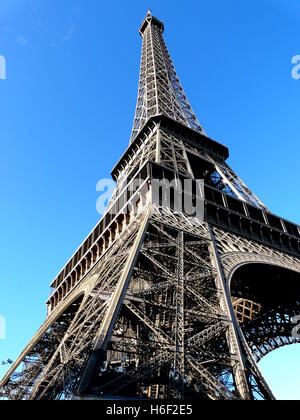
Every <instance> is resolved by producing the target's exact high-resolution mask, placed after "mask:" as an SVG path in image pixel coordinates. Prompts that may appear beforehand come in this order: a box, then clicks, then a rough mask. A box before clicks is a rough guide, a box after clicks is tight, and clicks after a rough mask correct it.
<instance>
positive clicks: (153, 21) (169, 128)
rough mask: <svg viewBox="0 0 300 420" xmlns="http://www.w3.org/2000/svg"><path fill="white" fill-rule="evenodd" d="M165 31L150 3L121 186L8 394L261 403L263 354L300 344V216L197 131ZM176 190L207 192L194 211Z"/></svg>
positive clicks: (8, 380)
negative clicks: (276, 204) (259, 190)
mask: <svg viewBox="0 0 300 420" xmlns="http://www.w3.org/2000/svg"><path fill="white" fill-rule="evenodd" d="M163 32H164V25H163V23H162V22H161V21H160V20H158V19H157V18H155V17H154V16H152V14H151V12H148V14H147V16H146V18H145V19H144V21H143V23H142V26H141V27H140V34H141V37H142V40H143V46H142V59H141V72H140V80H139V89H138V100H137V107H136V114H135V119H134V124H133V130H132V136H131V141H130V144H129V147H128V148H127V150H126V151H125V153H124V154H123V156H122V157H121V159H120V161H119V162H118V163H117V164H116V166H115V167H114V169H113V171H112V177H113V179H114V180H115V181H117V186H116V189H115V191H114V194H113V197H112V198H111V201H110V204H109V206H108V209H107V211H106V214H105V215H104V217H103V218H102V220H101V221H100V222H99V224H98V225H97V226H96V228H95V229H94V230H93V231H92V232H91V234H90V235H89V236H88V237H87V239H86V240H85V241H84V243H83V244H82V245H81V246H80V247H79V249H78V250H77V251H76V253H75V254H74V255H73V256H72V258H71V259H70V261H69V262H68V263H67V264H66V265H65V267H64V269H63V270H62V271H61V273H60V274H59V275H58V276H57V278H55V280H54V281H53V283H52V284H51V287H52V293H51V296H50V298H49V300H48V302H47V307H48V314H47V318H46V321H45V322H44V324H43V325H42V326H41V328H40V329H39V331H38V332H37V333H36V335H35V336H34V337H33V339H32V340H31V342H30V343H29V344H28V346H27V347H26V348H25V350H24V351H23V353H22V354H21V355H20V357H19V358H18V360H16V362H15V363H14V365H13V366H12V368H11V369H10V371H9V372H8V373H7V374H6V376H5V377H4V378H3V380H2V382H1V384H0V388H1V397H2V398H3V399H12V400H59V399H104V400H109V399H113V398H117V399H146V400H147V399H148V400H149V399H150V400H151V399H166V398H168V399H174V400H177V399H178V400H180V399H185V400H192V399H195V398H197V399H212V400H256V399H257V400H260V399H266V400H269V399H274V398H275V397H274V395H273V393H272V391H271V389H270V388H269V386H268V384H267V382H266V381H265V379H264V377H263V375H262V373H261V372H260V370H259V368H258V362H259V361H260V360H261V359H262V358H263V357H264V356H265V355H266V354H268V353H269V352H271V351H273V350H275V349H277V348H279V347H282V346H285V345H289V344H294V343H299V341H300V340H299V338H296V337H293V334H292V330H293V324H292V320H293V318H294V317H295V316H296V315H299V314H300V246H299V240H300V230H299V227H298V226H296V225H295V224H293V223H291V222H289V221H287V220H284V219H282V218H280V217H277V216H275V215H274V214H272V213H271V212H270V210H269V209H268V208H266V206H265V205H264V204H263V203H262V202H261V201H260V200H259V199H258V198H257V197H256V196H255V195H254V193H253V192H252V191H251V190H250V189H249V188H248V187H247V186H246V184H245V183H244V182H243V181H242V180H241V179H240V178H239V177H238V175H237V174H236V173H235V172H234V171H233V170H232V169H231V168H230V167H229V166H228V164H227V163H226V161H227V159H228V157H229V152H228V149H227V148H226V147H225V146H223V145H221V144H220V143H218V142H216V141H214V140H213V139H211V138H209V137H208V136H207V134H206V133H205V132H204V130H203V128H202V126H201V125H200V123H199V121H198V120H197V118H196V116H195V114H194V112H193V110H192V108H191V106H190V104H189V102H188V99H187V97H186V95H185V93H184V91H183V88H182V86H181V84H180V81H179V79H178V76H177V74H176V71H175V68H174V65H173V63H172V60H171V57H170V55H169V52H168V50H167V47H166V44H165V42H164V38H163ZM155 180H160V181H163V182H162V183H161V184H160V185H161V186H162V185H165V186H166V188H165V189H163V188H159V191H158V194H157V191H156V192H155V193H154V184H155ZM174 180H175V182H173V181H174ZM187 180H189V181H190V184H191V188H190V189H189V190H188V191H185V190H183V191H182V190H180V185H182V183H184V182H185V181H187ZM197 180H203V182H204V183H203V184H202V188H201V187H200V188H199V185H200V184H199V183H198V182H197ZM168 194H169V197H168ZM168 198H169V199H168ZM178 198H179V201H180V200H183V201H186V202H188V201H189V200H190V201H191V202H192V203H195V202H200V203H202V205H203V211H204V213H203V217H199V215H198V214H197V213H195V214H193V213H188V212H187V211H186V208H185V207H184V209H182V210H181V211H178V207H177V204H178V202H177V201H176V200H177V199H178ZM176 203H177V204H176Z"/></svg>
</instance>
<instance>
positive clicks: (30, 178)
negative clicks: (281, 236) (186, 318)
mask: <svg viewBox="0 0 300 420" xmlns="http://www.w3.org/2000/svg"><path fill="white" fill-rule="evenodd" d="M149 8H150V9H152V11H153V13H154V14H155V15H157V17H159V18H161V19H162V20H164V21H165V24H166V32H165V38H166V41H167V44H168V47H169V50H170V52H171V55H172V57H173V60H174V62H175V66H176V68H177V71H178V73H179V76H180V78H181V81H182V83H183V86H184V88H185V90H186V92H187V95H188V97H189V99H190V101H191V104H192V106H193V108H194V110H195V112H196V114H197V116H198V118H199V120H200V121H201V123H202V125H203V126H204V128H205V130H206V132H207V133H208V134H209V135H210V136H211V137H213V138H215V139H216V140H219V141H220V142H222V143H224V144H226V145H227V146H228V147H229V148H230V150H231V157H230V161H229V162H230V164H231V165H232V166H233V168H234V169H235V170H236V171H237V172H238V173H239V175H240V176H241V177H242V178H243V179H244V180H245V181H246V183H248V185H249V186H250V187H251V188H252V189H253V191H254V192H255V193H256V194H257V195H258V196H259V197H260V198H261V199H262V201H264V202H265V203H266V205H267V206H268V207H269V208H270V209H271V210H272V211H273V212H274V213H277V214H279V215H281V216H283V217H285V218H287V219H291V220H292V221H294V222H296V223H299V224H300V216H299V207H300V198H299V180H298V178H299V152H300V147H299V136H300V119H299V107H300V80H294V79H293V78H292V77H291V71H292V64H291V61H292V57H293V56H294V55H299V54H300V33H299V23H300V22H299V21H300V4H299V1H298V0H289V1H288V2H287V1H285V0H251V2H250V1H247V2H246V1H245V2H241V1H239V0H227V1H226V2H225V1H224V0H210V1H199V0H190V1H189V0H187V1H176V2H174V1H171V0H164V1H163V2H162V1H158V0H152V1H147V0H138V1H137V0H131V1H130V2H121V1H114V2H108V1H106V2H104V1H101V0H88V1H86V0H85V1H83V0H63V1H58V0H55V1H54V0H1V3H0V55H4V56H5V58H6V62H7V79H6V80H0V147H1V149H0V150H1V152H0V188H1V207H0V212H1V213H0V215H1V217H0V232H1V243H0V255H1V280H0V285H1V291H0V315H2V316H4V317H5V318H6V323H7V339H6V340H5V341H0V360H2V359H6V358H7V357H10V358H11V359H15V358H16V357H17V355H18V353H19V352H20V351H21V350H22V348H23V347H24V346H25V344H26V343H27V342H28V341H29V340H30V338H31V337H32V335H33V334H34V332H35V331H36V330H37V328H38V327H39V325H40V324H41V322H42V321H43V319H44V318H45V301H46V299H47V297H48V294H49V284H50V282H51V280H52V279H53V278H54V276H55V275H56V274H57V273H58V271H59V270H60V269H61V268H62V266H63V265H64V263H65V262H66V260H67V259H68V258H69V257H70V256H71V254H72V253H73V251H74V250H75V249H76V248H77V247H78V245H79V244H80V243H81V242H82V240H83V239H84V237H85V236H86V235H87V234H88V233H89V231H90V230H91V229H92V227H93V226H94V225H95V224H96V222H97V221H98V219H99V215H98V214H97V212H96V200H97V198H98V197H97V192H96V184H97V182H98V180H100V179H102V178H107V177H108V176H109V174H110V171H111V169H112V167H113V166H114V164H115V163H116V161H117V160H118V158H119V157H120V155H121V153H122V152H123V150H124V149H125V148H126V147H127V144H128V142H129V137H130V130H131V126H132V121H133V115H134V107H135V103H136V95H137V83H138V73H139V63H140V48H141V40H140V38H139V35H138V27H139V25H140V23H141V21H142V19H143V18H144V15H145V13H146V11H147V9H149ZM298 354H299V348H298V347H297V346H295V347H293V348H292V347H290V348H288V349H283V350H280V351H278V352H274V354H272V355H270V356H268V358H266V359H265V361H263V363H262V367H263V369H264V372H265V374H266V376H267V378H268V380H269V381H270V383H271V385H273V387H274V390H275V391H276V395H277V396H278V397H281V398H285V397H286V396H287V395H289V396H292V397H294V398H298V399H300V391H299V389H300V386H299V379H298V378H299V377H300V368H299V363H297V359H298ZM2 373H4V368H0V375H1V374H2ZM291 375H292V376H293V377H294V379H293V380H292V379H291ZM296 381H298V384H297V383H296Z"/></svg>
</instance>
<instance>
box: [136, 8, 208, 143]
mask: <svg viewBox="0 0 300 420" xmlns="http://www.w3.org/2000/svg"><path fill="white" fill-rule="evenodd" d="M163 32H164V24H163V22H162V21H160V20H159V19H157V18H156V17H154V16H153V15H152V13H151V11H150V10H148V12H147V15H146V17H145V19H144V21H143V23H142V25H141V27H140V34H141V37H142V38H143V47H142V59H141V71H140V81H139V91H138V100H137V106H136V113H135V119H134V124H133V130H132V136H131V141H133V140H134V139H135V137H136V136H137V134H138V133H139V131H140V130H141V129H142V128H143V126H144V125H145V124H146V122H147V121H148V119H149V118H151V117H152V116H154V115H166V116H168V117H170V118H172V119H174V120H175V121H177V122H180V123H181V124H184V125H186V126H188V127H190V128H192V129H193V130H195V131H198V132H200V133H202V134H205V133H204V131H203V129H202V127H201V125H200V123H199V121H198V120H197V118H196V116H195V114H194V112H193V110H192V108H191V106H190V104H189V101H188V99H187V97H186V95H185V93H184V90H183V88H182V86H181V84H180V81H179V78H178V76H177V73H176V70H175V67H174V65H173V62H172V59H171V57H170V54H169V52H168V49H167V47H166V44H165V41H164V38H163Z"/></svg>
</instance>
